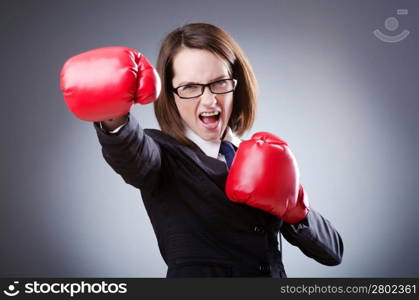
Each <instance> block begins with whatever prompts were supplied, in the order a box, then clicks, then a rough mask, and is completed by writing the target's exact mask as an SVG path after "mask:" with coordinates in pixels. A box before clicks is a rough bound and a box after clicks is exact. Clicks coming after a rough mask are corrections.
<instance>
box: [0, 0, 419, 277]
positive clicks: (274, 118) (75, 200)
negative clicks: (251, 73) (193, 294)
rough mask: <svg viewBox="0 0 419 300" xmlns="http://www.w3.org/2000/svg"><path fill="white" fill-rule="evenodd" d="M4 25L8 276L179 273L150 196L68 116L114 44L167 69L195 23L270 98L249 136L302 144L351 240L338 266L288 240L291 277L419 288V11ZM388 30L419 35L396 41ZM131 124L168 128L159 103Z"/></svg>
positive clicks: (329, 212) (15, 7) (45, 6)
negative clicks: (389, 281) (160, 61)
mask: <svg viewBox="0 0 419 300" xmlns="http://www.w3.org/2000/svg"><path fill="white" fill-rule="evenodd" d="M397 9H408V14H407V15H406V14H404V15H398V14H397ZM0 14H1V15H0V32H1V46H0V66H1V68H0V99H1V110H0V114H1V117H0V126H1V127H0V128H1V148H0V151H1V155H0V160H1V171H0V175H1V180H0V187H1V194H0V196H1V202H0V217H1V218H0V241H1V242H0V276H2V277H9V276H28V277H30V276H37V277H46V276H52V277H54V276H60V277H67V276H68V277H72V276H80V277H90V276H92V277H95V276H98V277H99V276H103V277H164V276H165V275H166V266H165V264H164V262H163V260H162V258H161V257H160V254H159V251H158V247H157V241H156V238H155V236H154V233H153V231H152V227H151V224H150V222H149V220H148V217H147V215H146V212H145V209H144V206H143V204H142V201H141V196H140V193H139V191H138V190H136V189H135V188H133V187H131V186H129V185H127V184H125V182H124V181H123V180H122V178H121V177H119V175H117V174H116V173H114V172H113V170H112V169H111V168H110V167H109V166H108V165H107V164H106V162H105V161H104V159H103V158H102V155H101V152H100V146H99V143H98V140H97V137H96V133H95V131H94V128H93V126H92V124H91V123H88V122H83V121H79V120H78V119H76V118H75V117H74V116H73V115H72V114H71V113H70V112H69V111H68V109H67V107H66V106H65V103H64V100H63V96H62V94H61V91H60V89H59V72H60V69H61V67H62V64H63V63H64V61H65V60H66V59H67V58H69V57H70V56H73V55H75V54H78V53H80V52H83V51H86V50H89V49H92V48H98V47H104V46H109V45H124V46H128V47H133V48H136V49H138V50H140V51H141V52H143V53H144V54H145V55H146V56H147V57H148V58H149V59H150V61H151V62H152V63H153V64H155V62H156V58H157V54H158V49H159V46H160V42H161V40H162V39H163V37H164V36H165V35H166V34H167V33H169V32H170V31H171V30H172V29H174V28H175V27H177V26H180V25H182V24H185V23H188V22H210V23H214V24H217V25H219V26H221V27H222V28H224V29H225V30H226V31H227V32H229V33H230V34H231V35H232V36H233V37H234V38H235V39H236V40H237V41H238V43H239V44H240V45H241V46H242V48H243V50H244V51H245V53H246V54H247V56H248V57H249V59H250V61H251V63H252V65H253V67H254V70H255V72H256V76H257V79H258V82H259V85H260V103H259V110H258V114H257V121H256V123H255V125H254V127H253V129H252V131H251V132H250V133H248V135H247V136H245V137H244V138H248V137H250V135H251V134H252V133H254V132H256V131H260V130H265V131H270V132H273V133H275V134H277V135H279V136H281V137H282V138H284V139H285V140H287V141H288V142H289V144H290V146H291V147H292V149H293V151H294V153H295V155H296V157H297V159H298V162H299V164H300V168H301V174H302V182H303V184H304V186H305V189H306V191H307V192H308V193H309V195H310V199H311V205H312V207H314V208H316V209H317V210H318V211H319V212H320V213H321V214H322V215H323V216H325V217H326V218H327V219H329V220H330V221H331V222H332V223H333V224H334V226H335V227H336V228H337V230H338V231H339V232H340V234H341V235H342V237H343V240H344V245H345V253H344V257H343V262H342V264H341V265H339V266H337V267H327V266H323V265H320V264H318V263H317V262H315V261H314V260H311V259H310V258H308V257H306V256H304V255H303V254H302V252H300V250H299V249H297V248H295V247H293V246H291V245H290V244H288V243H287V242H285V241H284V245H283V246H284V264H285V268H286V271H287V272H288V275H289V276H290V277H409V276H412V277H418V276H419V256H418V248H419V234H418V229H419V218H418V217H417V216H418V211H419V199H418V192H419V187H418V186H419V182H418V178H419V172H418V169H419V156H418V154H419V134H418V131H419V118H418V113H419V101H418V100H419V99H418V98H419V97H418V94H419V93H418V86H419V80H418V79H419V55H418V53H419V32H418V31H419V1H415V0H411V1H395V0H394V1H382V0H377V1H372V0H370V1H365V0H356V1H337V0H335V1H332V0H330V1H326V0H324V1H311V0H306V1H295V0H294V1H292V0H285V1H280V0H276V1H273V0H271V1H225V0H212V1H192V0H184V1H162V0H153V1H134V0H129V1H128V0H121V1H94V0H90V1H18V0H13V1H10V0H2V1H1V2H0ZM389 18H391V19H389ZM386 20H387V21H386ZM397 21H398V23H397ZM375 29H380V30H381V31H382V33H384V34H387V35H397V34H399V33H401V32H402V31H403V30H409V31H410V34H409V35H408V36H407V37H406V38H405V39H404V40H402V41H400V42H397V43H388V42H383V41H381V40H379V39H378V38H377V37H375V36H374V34H373V31H374V30H375ZM132 113H133V114H134V115H135V116H136V117H137V119H138V120H139V121H140V123H141V125H142V126H143V127H145V128H158V125H157V121H156V119H155V116H154V112H153V108H152V105H148V106H141V107H140V106H136V107H135V108H133V110H132Z"/></svg>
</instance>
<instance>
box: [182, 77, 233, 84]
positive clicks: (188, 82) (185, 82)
mask: <svg viewBox="0 0 419 300" xmlns="http://www.w3.org/2000/svg"><path fill="white" fill-rule="evenodd" d="M224 77H227V78H228V75H221V76H218V77H216V78H214V79H212V80H210V81H209V82H214V81H217V80H219V79H224ZM188 84H201V83H200V82H193V81H183V82H181V83H179V85H178V86H181V85H188Z"/></svg>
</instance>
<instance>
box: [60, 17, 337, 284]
mask: <svg viewBox="0 0 419 300" xmlns="http://www.w3.org/2000/svg"><path fill="white" fill-rule="evenodd" d="M130 54H131V57H132V52H131V53H130ZM94 55H98V54H97V53H95V54H94ZM112 55H114V54H112ZM112 55H111V56H112ZM118 55H120V56H123V55H125V54H121V52H118ZM99 56H101V60H100V61H101V62H102V61H103V56H107V57H108V56H109V55H108V54H106V55H104V54H103V52H102V53H100V54H99ZM125 56H126V55H125ZM138 57H139V56H138ZM131 60H132V59H131ZM89 61H91V60H89ZM98 61H99V60H98ZM136 63H138V65H139V66H140V67H136V68H130V70H133V69H135V70H137V69H138V70H145V71H146V70H152V68H150V66H149V64H148V62H145V63H144V62H143V63H142V62H141V61H140V60H138V62H137V60H136ZM67 64H68V63H67ZM73 64H74V63H73ZM136 66H137V65H136ZM69 69H70V67H68V65H67V66H64V68H63V73H62V89H63V91H64V94H65V96H66V95H67V97H66V101H67V104H69V107H70V109H71V110H72V111H73V112H74V113H75V114H76V115H77V113H78V112H77V110H78V109H79V107H80V105H79V106H77V108H74V107H75V106H76V105H74V104H73V105H72V103H74V101H75V100H74V99H75V97H79V98H78V99H77V103H78V104H80V103H81V102H83V105H86V104H85V103H86V102H88V101H90V102H91V101H92V96H91V95H87V93H86V91H85V90H83V88H80V87H78V89H79V90H82V92H81V94H82V95H83V96H74V93H72V95H71V96H69V94H70V93H68V90H69V85H70V84H68V82H69V81H71V80H69V78H70V75H67V74H68V73H70V72H69ZM97 69H98V68H92V69H89V70H94V71H92V72H96V73H97V72H98V71H97ZM100 69H101V72H102V73H103V69H104V68H100ZM157 71H158V74H159V77H160V78H161V87H162V90H161V92H159V91H158V86H159V82H158V77H157V76H155V77H153V73H152V72H149V73H147V74H146V73H145V72H140V71H138V72H139V73H138V74H139V77H141V78H139V79H138V82H137V83H136V84H137V85H136V87H135V89H134V90H135V91H133V92H132V87H131V85H129V84H126V83H125V81H124V80H125V79H124V80H122V79H121V80H115V79H114V78H115V76H116V75H115V74H117V73H116V72H115V73H114V75H115V76H113V77H112V84H109V82H110V81H106V80H105V81H106V83H102V82H101V83H100V84H99V86H101V87H100V88H99V89H101V92H100V93H98V92H97V89H98V83H97V81H99V80H103V78H102V77H101V76H102V75H103V74H102V73H101V74H100V76H92V77H94V78H95V79H94V81H95V82H94V84H92V85H91V86H92V89H94V92H95V94H94V95H95V96H94V97H95V98H94V100H93V101H94V102H95V103H94V105H93V107H95V112H97V113H95V114H93V115H94V116H93V115H89V116H88V117H85V116H83V117H82V114H81V113H79V114H78V117H79V118H81V119H85V120H90V121H95V122H94V126H95V129H96V131H97V135H98V138H99V141H100V143H101V145H102V153H103V156H104V158H105V160H106V161H107V162H108V163H109V165H110V166H111V167H112V168H113V169H114V170H115V171H116V172H117V173H118V174H120V175H121V176H122V177H123V179H124V180H125V181H126V182H127V183H128V184H131V185H133V186H134V187H136V188H138V189H139V190H140V191H141V195H142V199H143V202H144V205H145V208H146V210H147V213H148V215H149V217H150V221H151V223H152V225H153V229H154V232H155V234H156V237H157V241H158V245H159V249H160V252H161V255H162V257H163V259H164V261H165V262H166V264H167V265H168V271H167V277H239V276H246V277H286V273H285V270H284V267H283V264H282V260H281V251H280V250H279V249H278V238H277V237H278V233H279V232H281V233H282V234H283V235H284V237H285V238H286V239H287V240H288V241H289V242H290V243H291V244H293V245H295V246H297V247H299V248H300V249H301V251H303V253H305V254H306V255H307V256H309V257H311V258H313V259H315V260H316V261H318V262H320V263H322V264H325V265H337V264H339V263H340V261H341V258H342V253H343V244H342V240H341V237H340V235H339V233H338V232H337V231H336V230H335V229H334V228H333V227H332V225H331V224H330V222H329V221H327V220H326V219H325V218H323V217H322V216H321V215H320V214H319V213H317V212H316V211H315V210H313V209H310V210H308V208H307V207H306V210H305V213H304V215H303V217H300V218H298V219H297V220H298V221H293V222H292V223H293V224H291V223H287V222H284V220H288V219H287V218H286V216H285V215H284V216H283V219H281V218H279V217H278V216H276V215H274V214H272V213H269V212H267V211H264V210H262V209H259V208H257V207H252V206H250V205H246V204H244V203H236V202H232V201H230V199H229V198H228V197H227V195H226V192H225V186H226V180H227V178H228V175H229V167H230V164H231V158H232V156H233V155H234V152H235V151H237V149H238V148H239V146H240V143H241V142H242V141H241V140H240V138H239V137H240V136H242V135H243V134H244V133H245V132H246V131H248V130H249V129H250V128H251V126H252V124H253V121H254V117H255V110H256V100H257V86H256V79H255V76H254V74H253V71H252V68H251V66H250V64H249V62H248V60H247V59H246V57H245V55H244V54H243V52H242V51H241V49H240V47H239V46H238V45H237V43H236V42H235V41H234V40H233V38H232V37H231V36H230V35H229V34H227V33H226V32H225V31H223V30H222V29H221V28H219V27H216V26H214V25H211V24H205V23H195V24H187V25H185V26H182V27H180V28H177V29H175V30H174V31H172V32H171V33H170V34H168V36H166V38H165V39H164V40H163V42H162V46H161V49H160V53H159V57H158V61H157ZM84 74H86V72H84ZM95 75H97V74H95ZM98 77H101V78H99V79H98ZM84 78H86V76H84ZM144 78H147V80H145V79H144ZM150 78H151V79H150ZM143 79H144V80H143ZM85 80H86V79H85ZM145 81H148V83H147V84H146V83H144V82H145ZM115 82H116V83H115ZM150 82H151V83H150ZM83 84H84V85H85V82H84V83H83ZM72 85H73V87H74V83H72ZM121 85H122V86H123V87H122V88H121ZM80 86H81V85H80ZM150 86H153V87H157V88H154V89H153V88H150ZM104 87H106V88H104ZM115 89H117V90H121V91H126V90H130V89H131V93H122V92H120V93H119V95H120V98H122V97H125V95H126V94H130V96H128V98H127V99H129V101H119V102H118V104H112V105H109V103H110V102H112V103H114V101H115V100H114V98H115V97H114V98H112V100H109V99H108V100H105V98H106V96H107V95H108V94H109V92H112V93H113V92H114V90H115ZM150 90H151V92H150ZM66 91H67V92H66ZM104 91H106V93H105V92H104ZM139 94H140V95H147V97H145V96H144V97H142V99H140V100H138V95H139ZM153 94H154V96H155V97H154V98H157V94H159V97H158V99H157V101H155V102H154V109H155V114H156V118H157V120H158V122H159V125H160V127H161V130H156V129H142V127H141V126H140V125H139V124H138V122H137V120H136V119H135V117H134V116H133V115H132V114H130V113H129V107H130V106H131V105H132V103H133V101H132V99H135V100H134V101H135V102H139V103H143V104H144V103H148V102H150V101H152V100H154V99H153V97H152V96H150V95H153ZM98 95H101V96H98ZM105 95H106V96H105ZM148 96H150V97H148ZM80 97H81V98H83V99H82V100H80ZM70 98H71V99H70ZM96 99H98V100H96ZM150 99H152V100H150ZM127 102H128V104H127ZM104 103H105V104H106V105H105V104H104ZM121 103H123V104H121ZM109 106H113V107H112V109H111V110H112V114H106V113H102V112H104V111H105V110H106V111H107V110H108V108H109ZM99 107H100V109H99ZM104 107H106V108H104ZM121 107H122V108H121ZM86 111H89V113H90V112H91V111H92V109H91V107H89V109H86ZM99 111H100V112H101V113H99ZM110 117H111V118H110ZM227 148H228V149H229V151H224V150H226V149H227ZM236 160H237V159H236ZM234 164H238V163H237V162H236V161H234ZM231 167H232V169H231V170H233V166H231ZM299 192H302V187H301V186H300V191H299ZM301 195H302V194H301V193H299V195H298V197H299V199H300V197H302V196H301ZM306 200H307V199H306ZM306 200H305V201H306Z"/></svg>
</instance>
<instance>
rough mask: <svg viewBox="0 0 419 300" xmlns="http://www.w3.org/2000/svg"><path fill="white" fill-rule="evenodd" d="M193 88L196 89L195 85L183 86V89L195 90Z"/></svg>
mask: <svg viewBox="0 0 419 300" xmlns="http://www.w3.org/2000/svg"><path fill="white" fill-rule="evenodd" d="M193 89H196V86H195V85H185V86H184V87H182V90H183V91H187V90H193Z"/></svg>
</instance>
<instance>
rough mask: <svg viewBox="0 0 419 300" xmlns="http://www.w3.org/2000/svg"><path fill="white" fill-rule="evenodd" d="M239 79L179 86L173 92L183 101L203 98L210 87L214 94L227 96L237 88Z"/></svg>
mask: <svg viewBox="0 0 419 300" xmlns="http://www.w3.org/2000/svg"><path fill="white" fill-rule="evenodd" d="M236 85H237V79H221V80H217V81H214V82H210V83H207V84H203V83H194V84H186V85H181V86H178V87H177V88H174V89H173V92H174V93H175V94H176V95H178V96H179V98H182V99H191V98H196V97H199V96H201V95H202V94H203V93H204V91H205V87H209V89H210V91H211V93H213V94H227V93H230V92H232V91H234V89H235V88H236Z"/></svg>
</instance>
